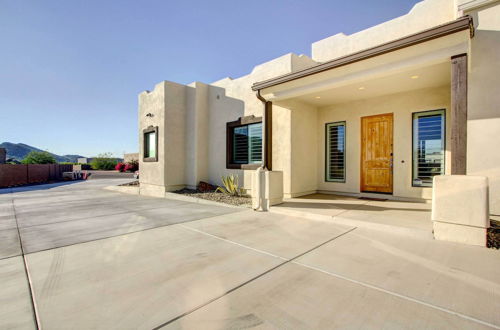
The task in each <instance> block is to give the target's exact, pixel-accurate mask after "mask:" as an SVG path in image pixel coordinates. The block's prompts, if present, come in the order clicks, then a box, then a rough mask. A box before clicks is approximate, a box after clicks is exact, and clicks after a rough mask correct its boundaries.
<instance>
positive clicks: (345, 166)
mask: <svg viewBox="0 0 500 330" xmlns="http://www.w3.org/2000/svg"><path fill="white" fill-rule="evenodd" d="M333 124H337V125H343V126H344V179H343V180H338V179H330V178H329V177H328V166H329V164H328V138H329V136H328V126H329V125H333ZM346 147H347V122H346V121H345V120H341V121H334V122H330V123H325V163H324V164H325V182H331V183H346V180H347V148H346Z"/></svg>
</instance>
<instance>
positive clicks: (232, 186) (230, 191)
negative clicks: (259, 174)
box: [215, 174, 241, 196]
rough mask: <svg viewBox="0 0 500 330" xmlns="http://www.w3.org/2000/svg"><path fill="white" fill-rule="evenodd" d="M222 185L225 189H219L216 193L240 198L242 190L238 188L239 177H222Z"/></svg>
mask: <svg viewBox="0 0 500 330" xmlns="http://www.w3.org/2000/svg"><path fill="white" fill-rule="evenodd" d="M222 184H223V185H224V187H217V190H215V191H216V192H218V191H220V192H221V193H224V194H227V195H231V196H240V195H241V188H240V187H239V186H238V176H234V175H232V174H231V175H228V176H222Z"/></svg>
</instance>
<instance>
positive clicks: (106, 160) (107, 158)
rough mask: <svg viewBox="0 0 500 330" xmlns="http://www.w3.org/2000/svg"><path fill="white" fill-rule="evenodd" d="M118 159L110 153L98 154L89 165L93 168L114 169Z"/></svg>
mask: <svg viewBox="0 0 500 330" xmlns="http://www.w3.org/2000/svg"><path fill="white" fill-rule="evenodd" d="M117 163H118V161H117V160H116V158H113V157H112V155H111V153H109V152H108V153H104V154H99V155H98V156H97V157H95V158H94V159H93V160H92V162H90V165H91V166H92V168H93V169H94V170H105V171H107V170H114V169H115V166H116V164H117Z"/></svg>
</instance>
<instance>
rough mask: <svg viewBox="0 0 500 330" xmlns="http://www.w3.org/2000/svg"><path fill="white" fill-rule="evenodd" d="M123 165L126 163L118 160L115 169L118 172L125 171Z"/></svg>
mask: <svg viewBox="0 0 500 330" xmlns="http://www.w3.org/2000/svg"><path fill="white" fill-rule="evenodd" d="M125 167H126V165H125V164H124V163H122V162H119V163H118V164H116V166H115V170H117V171H118V172H123V171H125Z"/></svg>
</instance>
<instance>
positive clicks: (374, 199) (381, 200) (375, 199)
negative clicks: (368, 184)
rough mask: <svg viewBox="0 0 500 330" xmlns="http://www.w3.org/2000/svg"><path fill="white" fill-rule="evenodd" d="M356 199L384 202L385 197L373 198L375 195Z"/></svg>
mask: <svg viewBox="0 0 500 330" xmlns="http://www.w3.org/2000/svg"><path fill="white" fill-rule="evenodd" d="M358 199H362V200H365V201H377V202H385V201H386V200H387V198H375V197H359V198H358Z"/></svg>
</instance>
